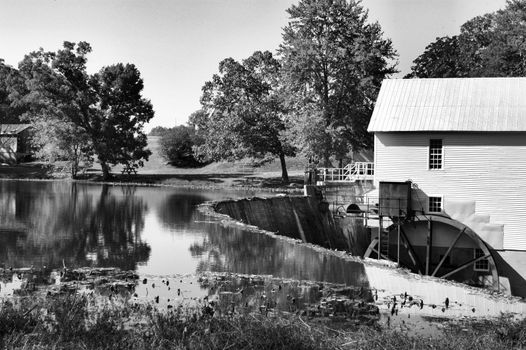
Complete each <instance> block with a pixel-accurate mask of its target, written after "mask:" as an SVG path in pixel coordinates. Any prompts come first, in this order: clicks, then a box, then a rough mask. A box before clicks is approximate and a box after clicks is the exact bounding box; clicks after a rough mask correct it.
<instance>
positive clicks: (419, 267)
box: [400, 227, 422, 274]
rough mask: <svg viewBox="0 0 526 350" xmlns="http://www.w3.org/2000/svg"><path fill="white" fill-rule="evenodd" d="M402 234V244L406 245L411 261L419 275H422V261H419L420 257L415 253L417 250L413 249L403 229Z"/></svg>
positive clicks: (401, 229)
mask: <svg viewBox="0 0 526 350" xmlns="http://www.w3.org/2000/svg"><path fill="white" fill-rule="evenodd" d="M400 233H401V234H402V244H403V245H404V247H405V249H407V254H409V257H410V258H411V261H412V262H413V264H414V265H415V267H416V270H417V271H418V273H419V274H422V264H420V261H419V260H418V256H417V255H416V253H415V250H414V249H413V246H412V245H411V243H410V242H409V239H408V238H407V236H406V234H405V231H404V229H403V228H402V227H400Z"/></svg>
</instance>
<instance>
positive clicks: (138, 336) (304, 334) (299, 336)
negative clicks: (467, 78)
mask: <svg viewBox="0 0 526 350" xmlns="http://www.w3.org/2000/svg"><path fill="white" fill-rule="evenodd" d="M96 304H97V302H95V301H94V299H90V298H89V297H81V296H59V297H53V298H45V299H39V300H36V299H34V298H33V299H31V300H26V301H16V303H13V302H2V304H1V310H0V346H1V348H3V349H49V348H52V349H514V348H517V349H519V348H523V347H525V346H526V327H525V326H526V321H524V320H522V321H513V320H511V319H507V318H504V317H503V318H501V319H498V320H493V321H483V322H476V323H473V322H467V323H463V324H457V325H455V326H451V327H447V328H446V329H445V330H444V333H443V334H442V335H439V336H436V337H433V338H425V337H411V336H409V335H407V334H405V333H402V332H397V331H386V330H381V329H380V328H378V327H374V326H373V327H371V326H369V327H366V326H362V327H357V328H354V329H342V328H341V327H340V328H338V329H336V327H334V326H333V325H329V324H317V323H312V322H309V321H307V320H305V319H302V318H300V317H299V316H295V315H283V314H281V315H273V316H264V315H261V314H238V315H230V316H228V317H214V316H212V315H211V312H210V309H205V310H204V311H205V312H202V311H203V310H201V311H198V310H193V311H192V310H186V311H182V310H181V309H176V310H175V311H170V312H159V311H156V309H154V308H152V307H148V306H132V305H127V304H126V303H114V302H111V303H107V304H106V305H105V306H101V305H96ZM206 311H208V312H206Z"/></svg>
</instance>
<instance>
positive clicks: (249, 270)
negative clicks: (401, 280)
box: [190, 214, 368, 287]
mask: <svg viewBox="0 0 526 350" xmlns="http://www.w3.org/2000/svg"><path fill="white" fill-rule="evenodd" d="M196 215H197V214H196ZM201 220H202V218H201ZM202 225H204V226H206V228H204V229H203V231H206V232H207V236H206V238H205V239H204V240H203V241H202V242H200V243H195V244H193V245H191V246H190V252H191V254H192V255H193V256H194V257H196V258H199V259H200V261H199V264H198V268H197V272H204V271H212V272H235V273H242V274H258V275H272V276H275V277H280V278H291V279H301V280H313V281H325V282H333V283H345V284H348V285H355V286H364V287H368V281H367V278H366V275H365V270H364V267H363V265H362V264H360V263H355V262H352V261H346V260H344V259H341V258H338V257H336V256H332V255H330V254H323V253H320V252H317V251H316V250H314V249H312V248H310V247H308V246H305V245H301V244H295V243H291V242H287V241H284V240H281V239H277V238H274V237H271V236H268V235H265V234H263V233H260V232H253V231H249V230H248V229H243V228H238V227H224V226H222V225H221V224H220V223H214V222H209V223H202Z"/></svg>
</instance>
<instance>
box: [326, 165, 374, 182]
mask: <svg viewBox="0 0 526 350" xmlns="http://www.w3.org/2000/svg"><path fill="white" fill-rule="evenodd" d="M317 178H318V179H319V181H323V182H355V181H358V180H373V178H374V163H372V162H355V163H351V164H349V165H347V166H345V167H343V168H318V169H317Z"/></svg>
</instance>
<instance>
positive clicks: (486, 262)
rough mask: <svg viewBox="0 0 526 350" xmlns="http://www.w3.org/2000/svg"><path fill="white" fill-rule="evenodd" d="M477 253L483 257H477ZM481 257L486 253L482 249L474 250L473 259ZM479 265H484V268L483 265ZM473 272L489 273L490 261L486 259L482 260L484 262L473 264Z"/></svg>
mask: <svg viewBox="0 0 526 350" xmlns="http://www.w3.org/2000/svg"><path fill="white" fill-rule="evenodd" d="M477 252H480V254H481V255H477ZM481 256H484V251H483V250H482V249H480V248H473V259H476V258H478V257H481ZM477 264H483V265H484V266H483V267H481V265H478V266H477ZM473 271H477V272H489V260H488V259H487V258H486V259H482V260H479V261H477V262H475V263H474V264H473Z"/></svg>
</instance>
